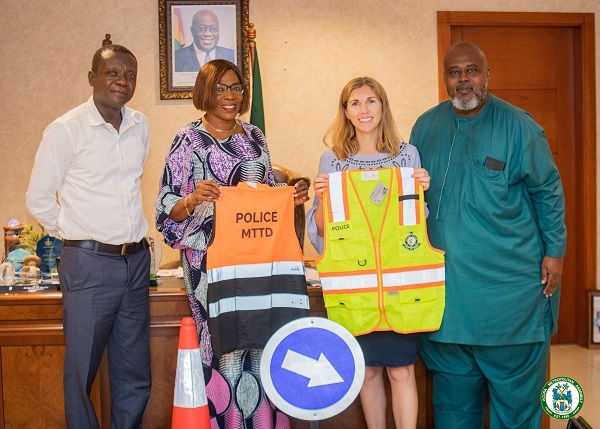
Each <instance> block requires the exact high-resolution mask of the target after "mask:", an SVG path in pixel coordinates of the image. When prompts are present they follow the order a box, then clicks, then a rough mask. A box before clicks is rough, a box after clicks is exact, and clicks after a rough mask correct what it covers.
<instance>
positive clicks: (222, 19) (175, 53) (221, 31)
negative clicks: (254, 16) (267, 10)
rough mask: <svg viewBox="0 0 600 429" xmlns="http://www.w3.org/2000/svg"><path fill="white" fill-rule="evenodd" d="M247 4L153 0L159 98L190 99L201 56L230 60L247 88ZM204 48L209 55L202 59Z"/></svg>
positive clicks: (230, 0)
mask: <svg viewBox="0 0 600 429" xmlns="http://www.w3.org/2000/svg"><path fill="white" fill-rule="evenodd" d="M248 3H249V0H223V1H205V0H159V2H158V28H159V38H158V48H159V64H160V98H161V100H172V99H186V98H192V90H193V87H194V83H195V82H196V76H197V74H198V71H199V70H200V66H201V65H200V63H201V61H202V63H203V61H205V60H207V59H215V58H224V59H227V60H229V61H231V62H232V63H234V64H236V65H237V66H238V67H239V68H240V70H241V71H242V76H244V83H245V85H246V87H249V85H250V58H249V55H248V46H247V43H246V32H247V29H248V22H249V11H248V7H249V6H248ZM199 45H200V46H199ZM207 52H208V54H209V57H208V58H202V55H205V54H206V53H207Z"/></svg>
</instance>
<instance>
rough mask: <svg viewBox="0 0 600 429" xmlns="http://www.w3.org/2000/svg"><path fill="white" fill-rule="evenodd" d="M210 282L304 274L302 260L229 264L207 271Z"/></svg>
mask: <svg viewBox="0 0 600 429" xmlns="http://www.w3.org/2000/svg"><path fill="white" fill-rule="evenodd" d="M206 275H207V278H208V282H209V283H217V282H220V281H225V280H233V279H251V278H256V277H270V276H277V275H292V276H293V275H297V276H299V275H304V263H302V261H283V262H268V263H264V264H245V265H229V266H227V267H219V268H213V269H211V270H208V271H207V272H206Z"/></svg>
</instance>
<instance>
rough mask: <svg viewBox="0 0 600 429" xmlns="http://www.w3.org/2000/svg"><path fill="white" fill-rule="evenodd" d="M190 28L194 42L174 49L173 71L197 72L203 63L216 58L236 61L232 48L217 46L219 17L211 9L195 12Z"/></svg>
mask: <svg viewBox="0 0 600 429" xmlns="http://www.w3.org/2000/svg"><path fill="white" fill-rule="evenodd" d="M190 30H191V31H192V35H193V36H194V43H192V44H191V45H189V46H186V47H185V48H181V49H178V50H177V51H175V72H198V71H199V70H200V67H202V66H203V65H204V64H206V63H207V62H209V61H211V60H215V59H217V58H219V59H223V60H227V61H230V62H232V63H234V64H235V63H236V61H235V55H234V51H233V49H229V48H224V47H222V46H217V44H218V43H219V31H220V28H219V18H218V17H217V15H216V14H215V13H214V12H213V11H212V10H208V9H201V10H199V11H198V12H196V13H195V14H194V17H193V18H192V27H191V28H190Z"/></svg>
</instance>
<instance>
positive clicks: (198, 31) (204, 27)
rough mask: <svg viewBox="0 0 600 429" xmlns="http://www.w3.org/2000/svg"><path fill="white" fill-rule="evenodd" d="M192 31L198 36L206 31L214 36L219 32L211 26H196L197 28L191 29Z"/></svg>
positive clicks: (216, 27)
mask: <svg viewBox="0 0 600 429" xmlns="http://www.w3.org/2000/svg"><path fill="white" fill-rule="evenodd" d="M192 30H194V31H195V32H196V33H198V34H204V33H206V31H210V32H211V33H213V34H215V33H218V32H219V26H218V25H211V26H210V27H207V26H206V25H198V26H197V27H192Z"/></svg>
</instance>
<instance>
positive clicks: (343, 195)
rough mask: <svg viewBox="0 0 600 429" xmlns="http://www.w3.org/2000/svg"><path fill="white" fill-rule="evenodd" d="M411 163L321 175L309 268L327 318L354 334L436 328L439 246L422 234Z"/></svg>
mask: <svg viewBox="0 0 600 429" xmlns="http://www.w3.org/2000/svg"><path fill="white" fill-rule="evenodd" d="M413 171H414V169H412V168H384V169H379V170H347V171H342V172H336V173H332V174H330V175H329V190H328V191H327V192H326V193H325V195H324V198H323V215H324V216H323V217H324V221H325V228H324V231H325V232H324V243H325V247H324V250H323V254H322V255H321V256H320V257H319V258H317V269H318V271H319V277H320V278H321V285H322V287H323V298H324V301H325V307H326V308H327V315H328V317H329V319H331V320H333V321H335V322H338V323H339V324H341V325H342V326H344V327H345V328H346V329H348V330H349V331H350V332H351V333H352V334H354V335H361V334H366V333H369V332H372V331H376V330H379V331H389V330H393V331H396V332H400V333H409V332H424V331H434V330H437V329H439V327H440V324H441V321H442V316H443V313H444V303H445V268H444V252H443V251H441V250H437V249H434V248H433V247H431V245H430V244H429V239H428V238H427V227H426V219H425V201H424V197H423V187H422V186H420V185H419V184H418V183H417V182H416V180H415V179H413V178H412V177H410V176H411V175H412V174H413Z"/></svg>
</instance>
